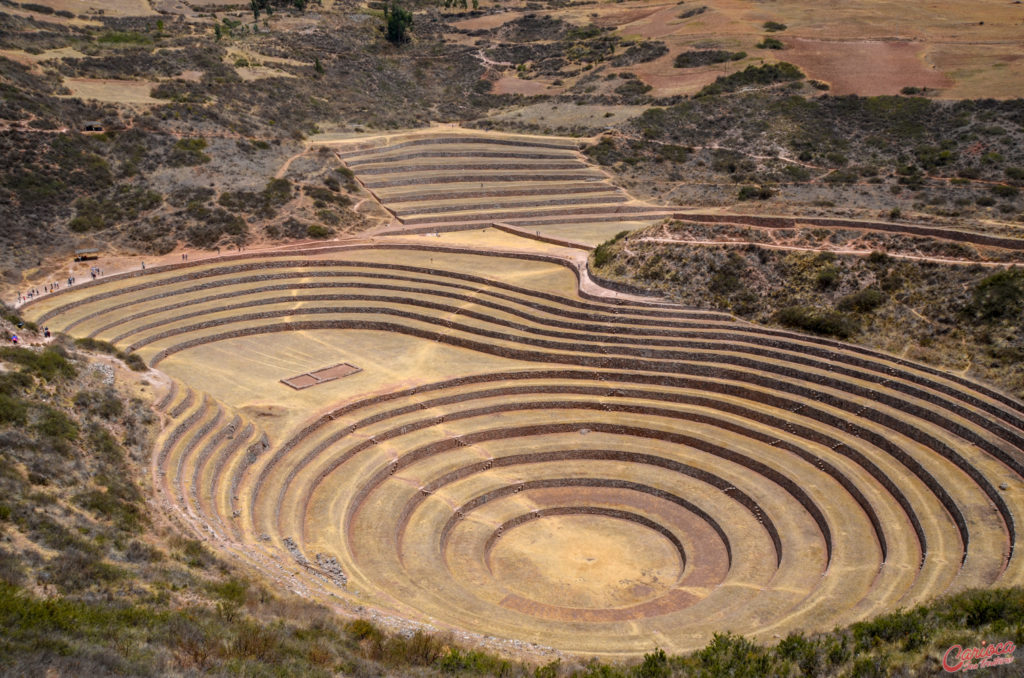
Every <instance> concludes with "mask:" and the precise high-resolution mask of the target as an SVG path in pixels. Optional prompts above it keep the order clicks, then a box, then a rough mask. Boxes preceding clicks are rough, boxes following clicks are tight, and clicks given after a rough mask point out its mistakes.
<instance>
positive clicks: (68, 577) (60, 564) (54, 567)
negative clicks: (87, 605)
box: [46, 549, 125, 593]
mask: <svg viewBox="0 0 1024 678" xmlns="http://www.w3.org/2000/svg"><path fill="white" fill-rule="evenodd" d="M46 570H47V572H49V574H50V576H51V578H52V580H53V582H54V583H55V584H56V585H57V588H58V589H60V590H61V591H63V592H65V593H68V592H71V591H81V590H84V589H88V588H89V587H91V586H95V585H96V584H109V583H111V582H114V581H117V580H118V579H121V578H122V577H123V576H124V575H125V571H124V570H122V569H121V568H119V567H115V566H114V565H111V564H109V563H105V562H103V561H102V560H101V559H100V557H99V556H98V555H96V554H95V553H90V552H86V551H81V550H79V549H69V550H67V551H65V552H63V553H61V554H59V555H57V556H56V557H54V558H53V559H52V560H51V561H50V562H49V563H48V564H47V567H46Z"/></svg>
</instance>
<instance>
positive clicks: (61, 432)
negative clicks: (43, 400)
mask: <svg viewBox="0 0 1024 678" xmlns="http://www.w3.org/2000/svg"><path fill="white" fill-rule="evenodd" d="M33 428H35V430H36V431H38V432H39V433H42V434H43V435H46V436H50V437H51V438H56V439H58V440H76V439H77V438H78V424H76V423H75V422H74V420H72V419H71V418H70V417H68V416H67V415H66V414H64V413H63V412H61V411H60V410H57V409H54V408H52V407H44V409H43V411H42V414H41V415H40V416H39V419H38V420H37V421H36V423H35V424H34V426H33Z"/></svg>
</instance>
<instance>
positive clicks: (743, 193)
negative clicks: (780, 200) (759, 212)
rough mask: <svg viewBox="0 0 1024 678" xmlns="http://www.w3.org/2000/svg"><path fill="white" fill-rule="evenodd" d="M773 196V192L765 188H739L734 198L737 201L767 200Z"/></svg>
mask: <svg viewBox="0 0 1024 678" xmlns="http://www.w3.org/2000/svg"><path fill="white" fill-rule="evenodd" d="M773 195H775V193H774V191H772V189H770V188H768V187H766V186H740V192H739V193H738V194H737V195H736V197H737V198H738V199H739V200H767V199H768V198H770V197H772V196H773Z"/></svg>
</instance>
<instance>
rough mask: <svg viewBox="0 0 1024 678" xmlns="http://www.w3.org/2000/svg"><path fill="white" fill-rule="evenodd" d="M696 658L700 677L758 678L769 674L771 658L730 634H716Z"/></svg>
mask: <svg viewBox="0 0 1024 678" xmlns="http://www.w3.org/2000/svg"><path fill="white" fill-rule="evenodd" d="M696 657H697V660H698V662H699V665H700V667H701V669H703V671H702V673H701V675H706V676H731V677H732V678H760V677H761V676H767V675H770V673H771V659H770V658H769V656H768V652H767V650H766V649H765V648H763V647H760V646H758V645H755V644H754V643H753V642H751V641H750V640H747V639H746V638H744V637H743V636H736V635H733V634H731V633H724V634H723V633H715V634H714V636H713V637H712V639H711V642H710V643H708V645H707V646H706V647H705V648H704V649H703V650H700V651H698V652H697V653H696ZM655 675H659V674H655ZM660 675H671V674H668V673H664V674H660Z"/></svg>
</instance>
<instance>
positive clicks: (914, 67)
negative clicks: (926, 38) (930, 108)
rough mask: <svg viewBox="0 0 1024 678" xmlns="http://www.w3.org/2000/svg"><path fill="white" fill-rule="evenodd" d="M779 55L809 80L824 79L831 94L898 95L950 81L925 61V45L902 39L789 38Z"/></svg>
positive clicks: (946, 85) (939, 87) (942, 86)
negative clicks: (915, 88)
mask: <svg viewBox="0 0 1024 678" xmlns="http://www.w3.org/2000/svg"><path fill="white" fill-rule="evenodd" d="M786 44H787V49H786V50H784V51H782V52H780V53H778V54H779V58H780V59H782V60H783V61H789V62H791V63H794V64H796V65H797V66H799V67H800V68H802V69H803V70H804V72H805V73H807V76H808V77H809V78H814V79H817V80H823V81H825V82H827V83H829V85H831V87H832V90H831V91H832V93H833V94H854V93H856V94H860V95H862V96H877V95H881V94H899V92H900V90H901V89H902V88H904V87H930V88H935V89H942V88H947V87H950V86H952V84H953V81H952V80H950V79H949V78H947V77H946V76H945V75H943V74H942V73H941V72H939V71H938V70H936V69H935V67H934V66H932V65H930V64H928V63H926V62H925V60H924V59H923V58H922V54H923V52H924V49H925V46H924V45H923V44H921V43H917V42H909V41H904V40H857V41H850V42H847V41H838V40H836V41H833V40H809V39H806V38H790V39H789V40H787V41H786Z"/></svg>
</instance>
